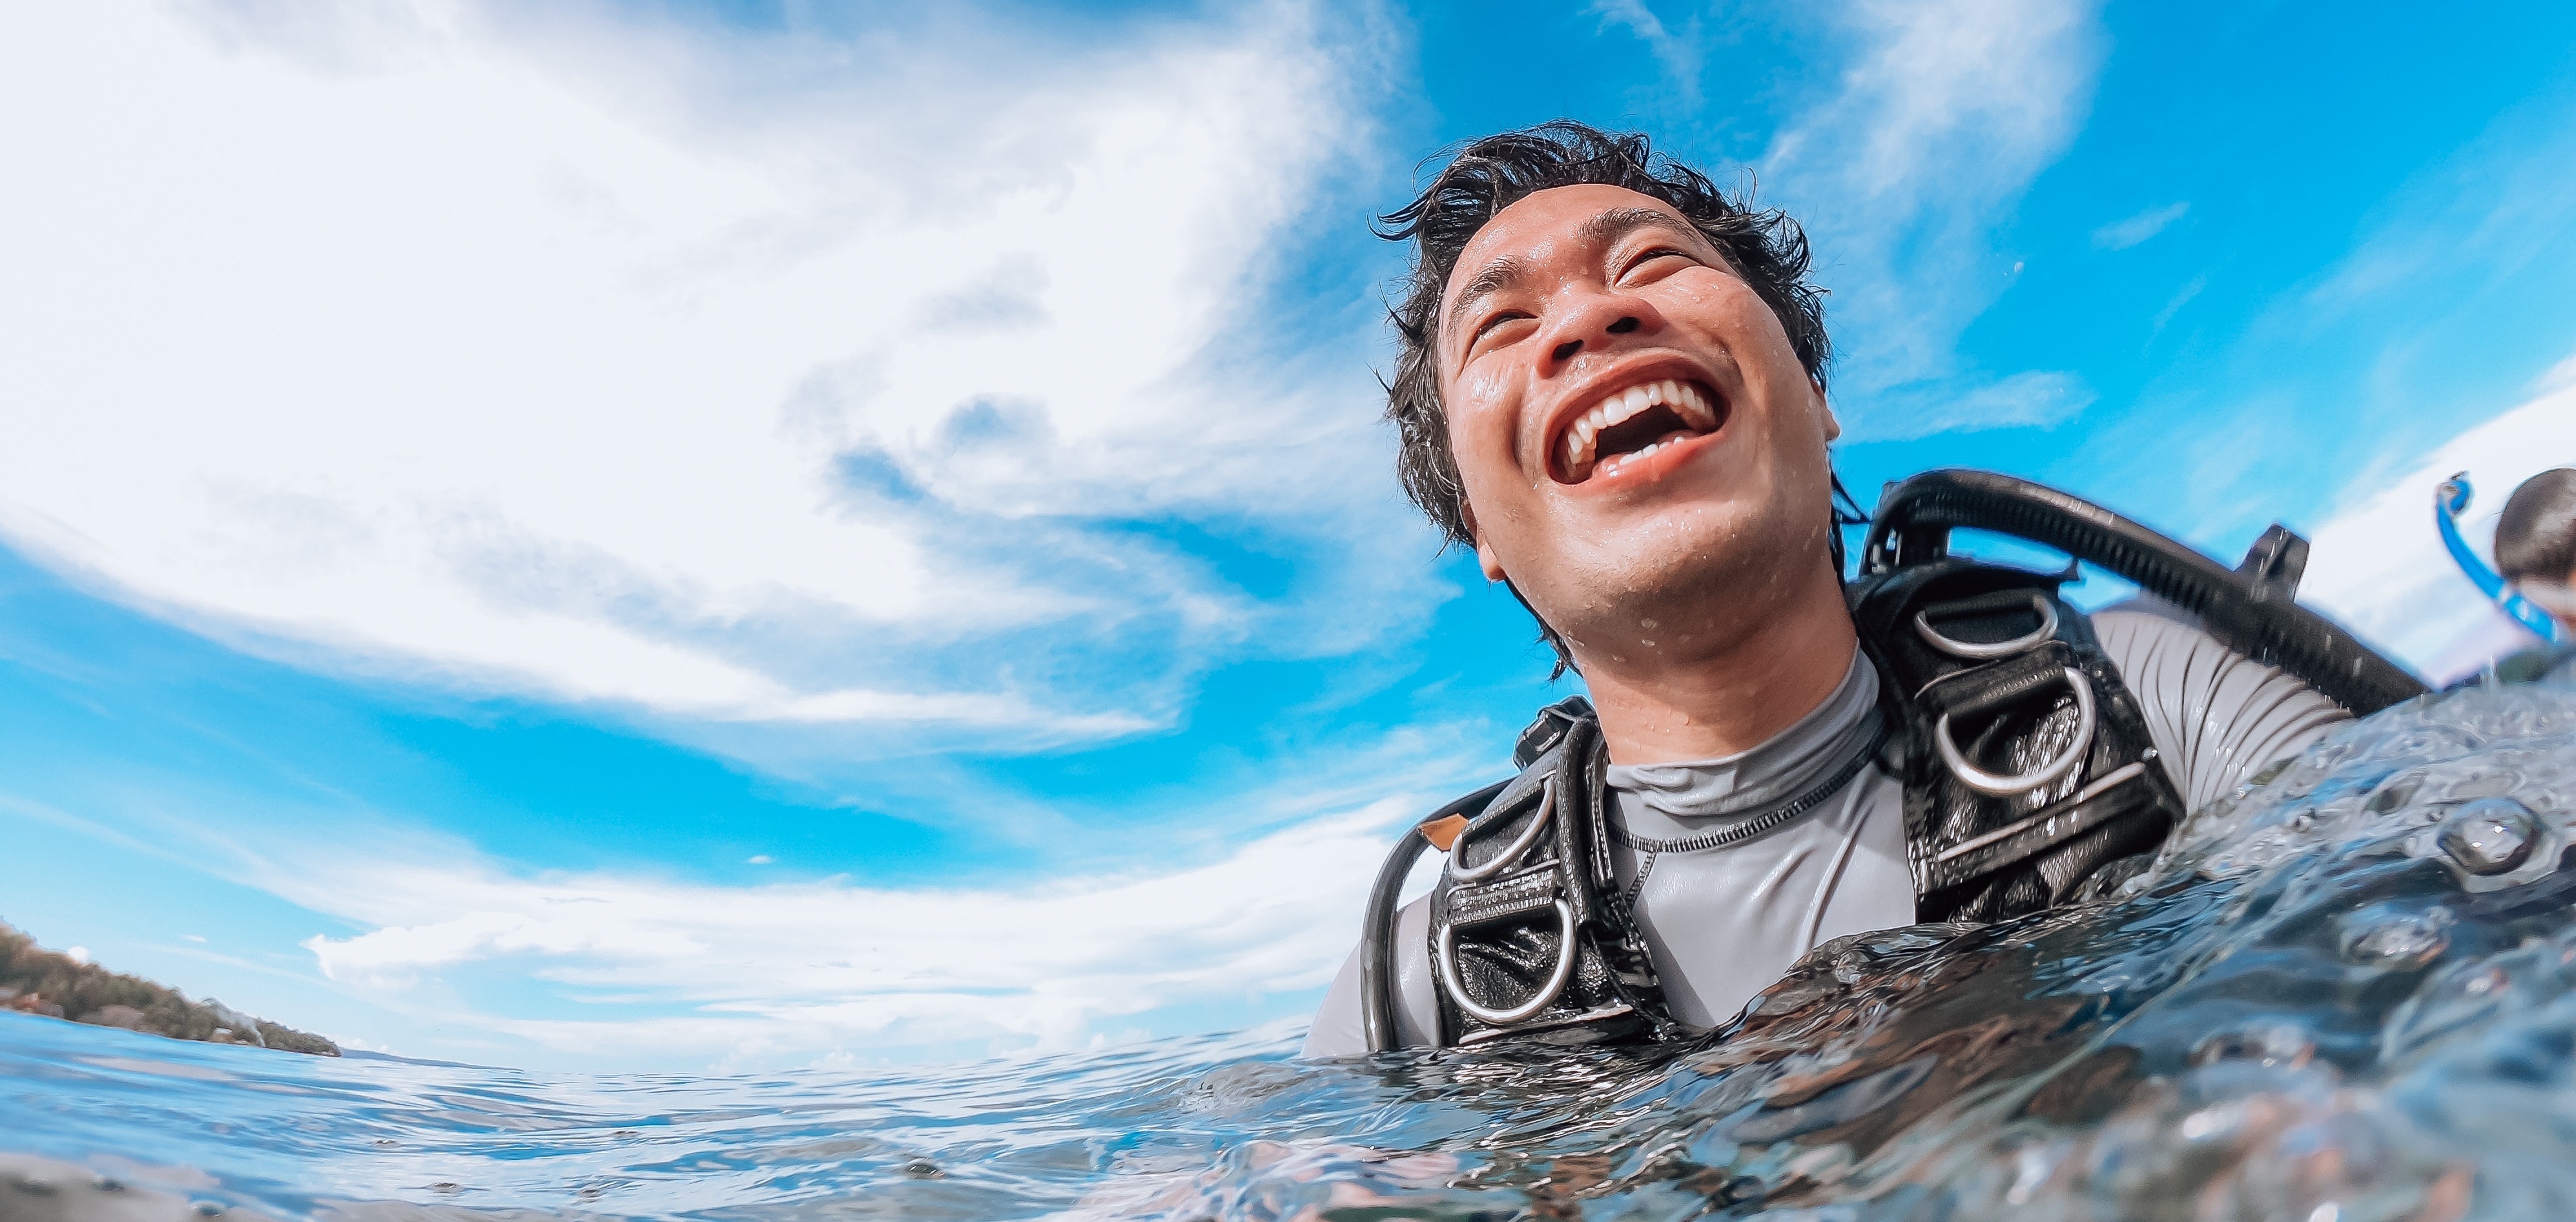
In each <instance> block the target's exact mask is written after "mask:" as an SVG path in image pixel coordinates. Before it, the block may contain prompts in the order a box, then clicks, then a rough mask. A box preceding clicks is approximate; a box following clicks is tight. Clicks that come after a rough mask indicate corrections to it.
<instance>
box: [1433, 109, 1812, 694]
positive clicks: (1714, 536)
mask: <svg viewBox="0 0 2576 1222" xmlns="http://www.w3.org/2000/svg"><path fill="white" fill-rule="evenodd" d="M1385 223H1386V225H1387V227H1388V229H1387V232H1388V235H1389V236H1390V237H1394V238H1399V239H1405V238H1409V239H1411V240H1412V241H1413V243H1414V246H1415V252H1414V265H1413V271H1412V276H1411V281H1410V284H1409V286H1408V290H1407V292H1406V294H1405V298H1404V300H1403V302H1402V304H1401V305H1400V306H1399V307H1398V308H1397V310H1396V318H1395V322H1396V328H1397V332H1398V337H1399V341H1400V345H1401V350H1400V352H1399V355H1398V358H1397V362H1396V368H1395V376H1394V378H1393V379H1392V381H1391V382H1390V384H1389V387H1388V392H1389V393H1388V407H1387V415H1388V417H1389V419H1391V420H1393V421H1394V422H1395V424H1396V426H1397V429H1398V432H1399V434H1400V437H1401V443H1402V451H1401V454H1400V456H1399V458H1398V463H1397V469H1398V473H1399V474H1400V476H1401V477H1402V479H1403V481H1404V486H1405V490H1406V492H1407V493H1408V494H1409V495H1410V496H1411V497H1412V498H1413V500H1414V502H1415V503H1416V504H1418V505H1420V506H1421V507H1422V510H1423V512H1424V513H1426V514H1427V515H1429V517H1430V518H1431V520H1432V522H1433V523H1434V524H1436V525H1437V526H1439V527H1440V528H1441V530H1442V531H1443V533H1444V534H1446V535H1447V537H1448V538H1449V539H1450V540H1452V541H1455V542H1459V543H1465V544H1468V545H1470V546H1472V547H1474V548H1475V549H1476V552H1477V555H1478V559H1479V561H1480V562H1481V564H1482V565H1483V567H1484V569H1485V572H1486V573H1487V575H1488V576H1490V577H1496V578H1502V579H1506V580H1509V581H1510V582H1511V583H1512V585H1513V588H1514V589H1515V590H1516V591H1517V592H1518V593H1519V594H1520V596H1521V597H1522V598H1523V599H1524V600H1525V601H1527V602H1528V603H1529V605H1530V607H1531V609H1532V611H1533V612H1535V613H1536V614H1537V615H1538V617H1539V619H1540V620H1541V623H1542V627H1543V630H1546V631H1548V634H1549V637H1550V640H1551V643H1553V644H1555V645H1556V646H1557V648H1558V650H1559V653H1560V656H1561V657H1567V656H1568V655H1570V659H1569V660H1575V661H1578V662H1580V663H1581V664H1584V665H1600V664H1603V663H1605V662H1608V663H1614V664H1615V663H1624V662H1631V661H1638V662H1643V661H1649V660H1651V659H1652V658H1655V657H1657V656H1670V655H1671V654H1672V652H1673V651H1676V650H1679V651H1685V652H1690V653H1702V652H1707V651H1713V650H1719V649H1723V648H1725V647H1726V645H1727V644H1728V638H1730V637H1733V636H1736V635H1738V634H1739V632H1740V627H1739V626H1740V625H1749V624H1752V623H1756V622H1758V621H1760V620H1761V619H1763V618H1764V617H1765V616H1767V615H1769V614H1771V613H1773V612H1774V611H1776V610H1778V609H1780V608H1783V607H1786V606H1789V605H1791V604H1793V603H1794V602H1795V601H1796V600H1798V599H1801V598H1806V599H1813V598H1815V597H1816V589H1817V585H1818V583H1819V582H1822V583H1824V584H1825V585H1828V586H1830V585H1831V583H1832V582H1833V580H1834V576H1835V575H1834V574H1833V572H1832V566H1831V563H1830V561H1829V560H1828V558H1827V557H1828V552H1829V541H1830V538H1831V531H1832V530H1833V529H1834V527H1833V522H1832V518H1831V505H1832V487H1833V485H1832V469H1831V464H1830V461H1829V459H1828V456H1827V454H1826V445H1827V443H1828V442H1830V441H1831V440H1832V439H1833V437H1834V436H1835V435H1836V433H1837V432H1838V426H1837V425H1836V424H1835V422H1834V420H1833V417H1832V414H1831V412H1830V411H1829V410H1828V409H1827V407H1826V403H1825V394H1824V372H1825V364H1826V360H1827V358H1828V356H1829V354H1830V351H1831V349H1830V344H1829V342H1828V340H1827V338H1826V334H1825V328H1824V320H1823V312H1822V309H1821V304H1820V291H1819V290H1818V289H1816V288H1815V287H1814V286H1813V285H1812V284H1810V283H1809V282H1808V281H1807V278H1806V277H1807V264H1808V253H1807V245H1806V239H1805V237H1804V235H1803V234H1802V233H1801V232H1800V230H1799V228H1798V226H1797V225H1796V223H1795V222H1793V221H1791V220H1790V219H1789V218H1788V217H1786V216H1784V215H1782V214H1780V213H1779V212H1776V211H1755V210H1753V209H1751V208H1749V207H1747V206H1745V205H1744V204H1743V203H1741V202H1739V201H1737V200H1733V199H1730V198H1728V197H1727V196H1726V195H1725V194H1724V193H1723V192H1721V191H1720V190H1718V188H1717V187H1716V185H1715V184H1714V183H1712V182H1710V181H1709V180H1708V179H1707V178H1706V177H1705V176H1703V175H1701V174H1699V173H1697V172H1695V171H1693V170H1691V169H1689V168H1687V167H1684V166H1680V165H1676V164H1674V163H1672V162H1671V161H1670V160H1668V159H1663V158H1659V157H1657V156H1655V155H1654V153H1653V152H1652V150H1651V148H1650V147H1649V145H1648V142H1647V140H1646V138H1645V137H1643V136H1639V135H1613V134H1607V133H1603V132H1599V131H1596V130H1594V129H1592V128H1589V127H1584V126H1582V125H1579V124H1574V123H1569V122H1557V123H1551V124H1547V125H1545V126H1542V127H1538V128H1533V129H1530V130H1527V131H1521V132H1512V133H1508V134H1505V135H1500V136H1493V137H1489V138H1486V139H1483V140H1479V141H1476V142H1474V143H1472V144H1469V145H1467V146H1465V147H1463V148H1462V149H1460V150H1459V151H1458V153H1457V154H1456V156H1455V157H1454V158H1453V159H1452V160H1451V161H1450V162H1449V163H1448V164H1447V165H1446V166H1445V167H1443V168H1442V169H1441V170H1440V172H1439V173H1438V174H1437V176H1436V177H1434V178H1433V180H1432V182H1431V183H1430V185H1429V186H1428V187H1427V188H1426V189H1425V190H1424V191H1423V192H1422V194H1421V195H1420V196H1419V197H1417V198H1416V199H1415V200H1414V201H1413V202H1412V203H1411V204H1409V205H1407V206H1406V207H1404V208H1403V209H1400V210H1398V211H1396V212H1394V213H1391V214H1389V215H1388V216H1387V217H1386V218H1385ZM1666 383H1669V384H1670V385H1671V386H1672V387H1673V388H1675V389H1676V390H1682V391H1683V392H1684V393H1683V396H1682V397H1683V399H1684V401H1683V402H1680V403H1674V404H1669V405H1662V406H1654V407H1648V408H1646V409H1645V410H1643V411H1641V412H1640V411H1637V410H1636V408H1635V406H1634V402H1635V401H1634V400H1629V401H1628V406H1627V407H1626V408H1625V409H1624V410H1626V411H1629V412H1634V413H1635V414H1633V415H1630V416H1628V418H1627V419H1625V420H1619V419H1615V417H1617V416H1618V415H1619V414H1620V413H1621V411H1622V410H1623V409H1622V408H1621V407H1620V405H1619V402H1618V392H1620V391H1622V390H1625V389H1627V388H1630V387H1635V386H1640V385H1643V386H1644V387H1645V388H1646V389H1647V391H1648V392H1649V393H1650V394H1652V393H1654V388H1655V387H1657V386H1658V385H1662V384H1666ZM1605 396H1607V397H1608V398H1606V399H1605ZM1605 401H1606V402H1609V403H1610V404H1611V411H1610V415H1611V416H1612V417H1614V419H1612V420H1610V421H1609V422H1608V427H1604V428H1600V429H1598V430H1595V429H1593V428H1591V427H1589V425H1588V424H1587V423H1586V422H1585V418H1586V417H1587V416H1590V415H1591V414H1592V413H1593V411H1594V409H1595V408H1598V407H1600V406H1602V405H1603V404H1604V403H1605ZM1599 420H1600V418H1599V417H1597V416H1594V417H1592V422H1594V423H1598V422H1599ZM1658 441H1660V442H1662V443H1663V444H1661V445H1656V446H1655V448H1654V449H1653V450H1652V451H1651V452H1646V453H1640V452H1639V451H1640V450H1641V448H1643V447H1646V446H1649V445H1654V444H1655V443H1656V442H1658ZM1713 612H1714V613H1716V614H1715V615H1712V613H1713Z"/></svg>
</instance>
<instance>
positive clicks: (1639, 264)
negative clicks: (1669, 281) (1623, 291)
mask: <svg viewBox="0 0 2576 1222" xmlns="http://www.w3.org/2000/svg"><path fill="white" fill-rule="evenodd" d="M1674 259H1680V260H1682V261H1683V262H1684V263H1686V264H1689V265H1691V266H1694V267H1696V266H1698V265H1699V259H1698V258H1697V257H1695V256H1693V255H1692V254H1691V253H1690V252H1689V251H1686V250H1683V249H1681V248H1680V247H1677V246H1658V247H1655V248H1654V249H1652V250H1649V251H1646V252H1644V253H1642V254H1639V255H1638V256H1637V257H1636V258H1634V259H1630V260H1629V261H1628V268H1627V270H1626V271H1624V272H1622V273H1620V278H1621V279H1623V280H1624V279H1629V278H1632V277H1634V276H1636V275H1637V274H1638V273H1640V272H1649V271H1651V272H1659V273H1667V274H1669V273H1671V272H1675V271H1679V270H1680V268H1679V267H1678V266H1675V265H1674V264H1673V263H1672V262H1671V261H1672V260H1674Z"/></svg>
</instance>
